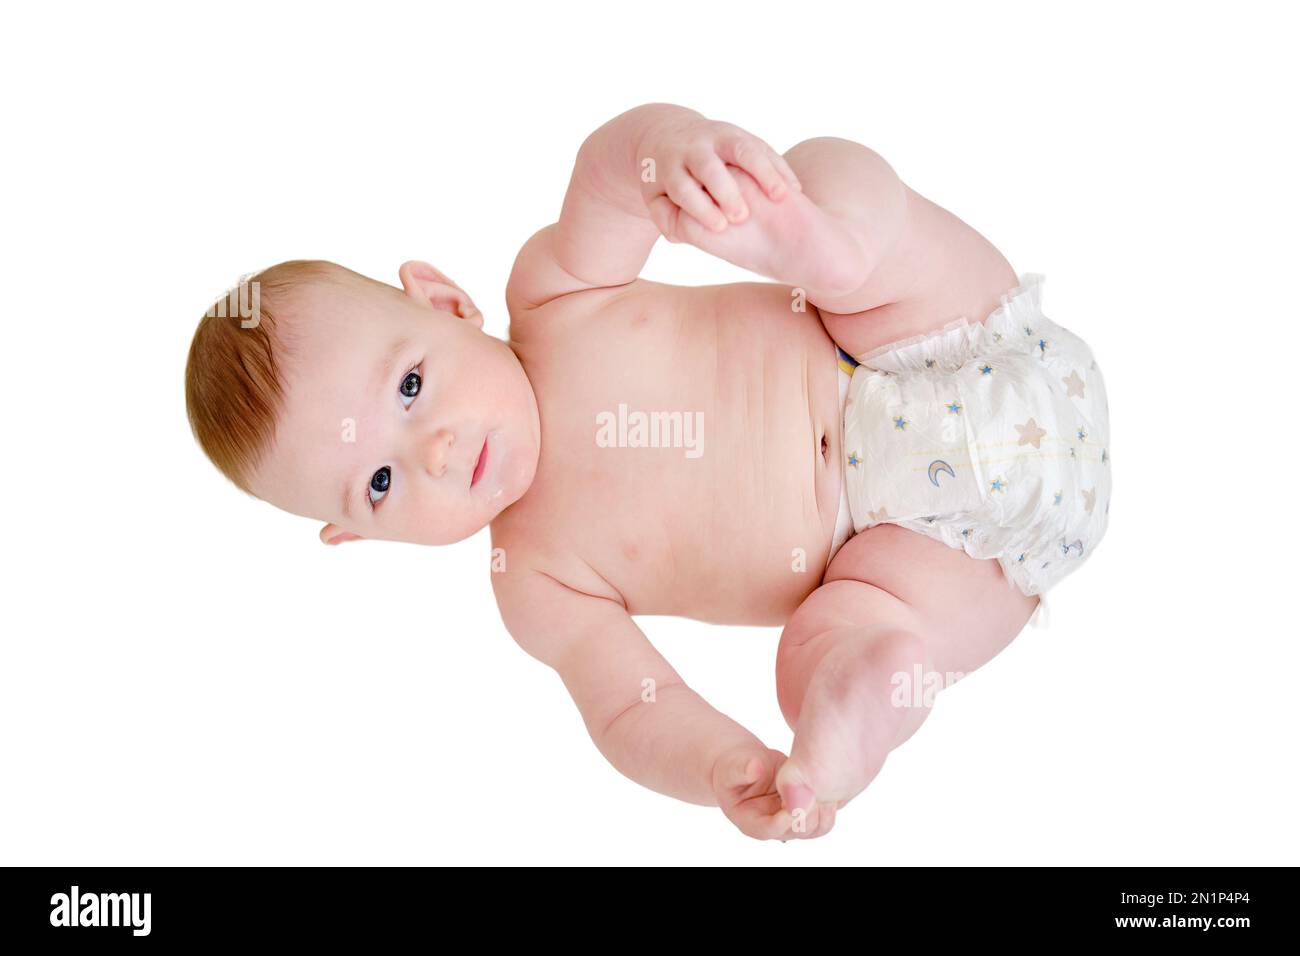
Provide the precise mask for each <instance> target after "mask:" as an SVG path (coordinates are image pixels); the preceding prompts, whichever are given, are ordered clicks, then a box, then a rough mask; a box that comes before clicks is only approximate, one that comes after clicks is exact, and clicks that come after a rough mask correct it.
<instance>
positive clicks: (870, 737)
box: [776, 635, 915, 814]
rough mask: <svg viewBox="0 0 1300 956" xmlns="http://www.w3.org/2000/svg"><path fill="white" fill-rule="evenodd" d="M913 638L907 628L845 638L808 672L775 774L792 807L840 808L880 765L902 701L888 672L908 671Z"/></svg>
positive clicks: (902, 714)
mask: <svg viewBox="0 0 1300 956" xmlns="http://www.w3.org/2000/svg"><path fill="white" fill-rule="evenodd" d="M914 659H915V642H914V640H913V639H911V638H910V636H909V635H898V636H893V635H884V636H879V637H873V638H870V639H865V640H863V641H862V642H860V643H859V642H855V641H852V640H851V639H846V640H845V642H844V643H843V644H842V645H841V646H840V647H837V648H835V649H834V650H832V651H830V652H829V653H828V654H827V655H826V656H825V657H824V658H822V660H821V662H820V663H819V664H818V665H817V669H816V670H815V671H814V672H813V675H812V677H811V678H810V679H809V682H808V689H807V691H805V693H804V698H803V703H802V705H801V706H800V709H799V718H798V721H797V723H796V727H795V735H794V744H793V745H792V746H791V748H790V759H789V760H787V761H786V762H785V763H784V764H782V766H781V769H780V770H779V771H778V772H777V775H776V788H777V792H779V793H780V794H781V800H782V802H783V803H784V805H785V808H786V809H787V810H789V811H790V812H791V813H792V814H793V813H794V812H795V811H796V810H797V809H799V808H803V809H805V811H806V812H808V813H809V814H811V813H812V812H813V811H812V805H813V803H814V801H816V802H817V803H819V804H823V805H824V804H830V805H832V806H834V807H836V808H838V807H842V806H843V805H844V804H845V803H847V802H848V801H849V800H851V799H853V798H854V797H855V796H857V795H858V794H859V793H861V792H862V791H863V790H864V789H866V786H867V784H869V783H870V782H871V781H872V780H873V779H874V778H875V776H876V774H877V773H879V772H880V768H881V767H882V766H883V765H884V763H885V757H886V756H888V754H889V751H890V750H892V749H893V748H894V746H896V745H897V743H899V741H900V735H901V732H902V731H903V728H904V724H905V722H907V719H908V717H909V713H908V711H909V708H908V707H906V706H896V705H895V702H894V699H893V694H892V692H893V691H894V689H895V686H896V684H895V683H891V679H892V678H893V677H894V675H895V674H898V673H903V674H907V675H908V676H909V677H910V675H911V672H912V661H913V660H914Z"/></svg>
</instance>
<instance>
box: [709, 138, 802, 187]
mask: <svg viewBox="0 0 1300 956" xmlns="http://www.w3.org/2000/svg"><path fill="white" fill-rule="evenodd" d="M718 154H719V155H720V156H721V157H722V158H723V159H724V160H726V161H727V162H728V163H730V164H731V165H732V166H739V167H740V168H741V169H743V170H744V171H745V172H747V173H749V175H751V176H753V177H754V181H755V182H756V183H758V185H759V186H760V187H762V190H763V192H764V193H766V194H767V196H768V197H769V198H771V199H780V198H781V197H782V196H784V195H785V193H786V184H785V177H784V176H783V175H782V174H781V173H780V172H779V171H778V170H777V168H776V164H775V163H774V162H773V161H772V157H773V156H774V155H775V154H774V153H773V152H772V150H771V148H769V147H768V145H767V144H766V143H764V142H763V141H762V140H758V139H754V138H753V137H752V136H737V137H735V138H734V139H730V140H724V141H723V142H722V143H720V144H719V149H718Z"/></svg>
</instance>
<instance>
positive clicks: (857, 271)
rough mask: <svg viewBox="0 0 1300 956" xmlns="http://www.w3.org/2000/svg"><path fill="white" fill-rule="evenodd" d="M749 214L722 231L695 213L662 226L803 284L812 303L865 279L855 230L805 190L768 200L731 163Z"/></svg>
mask: <svg viewBox="0 0 1300 956" xmlns="http://www.w3.org/2000/svg"><path fill="white" fill-rule="evenodd" d="M728 170H729V171H730V172H731V174H732V176H733V177H734V178H735V180H736V184H737V185H738V186H739V187H740V193H741V197H742V198H743V199H744V201H745V203H746V205H747V207H748V210H749V215H748V216H747V217H746V218H745V220H744V221H742V222H739V223H733V224H731V225H729V226H727V228H726V229H724V230H723V231H721V232H713V231H712V230H710V229H706V228H705V227H704V226H701V225H700V224H699V223H697V222H696V221H695V220H694V219H692V218H691V217H690V216H684V215H679V216H669V217H668V218H665V219H664V221H663V223H661V222H659V220H656V224H657V225H659V226H660V229H668V230H670V231H669V232H667V233H666V235H668V237H669V238H670V239H672V240H673V241H676V242H682V241H685V242H688V243H690V244H691V245H693V246H696V247H697V248H699V249H703V250H704V251H705V252H707V253H710V254H711V255H715V256H717V257H718V258H720V259H725V260H727V261H728V262H731V263H734V264H735V265H738V266H740V267H741V268H744V269H749V270H750V271H752V272H757V273H759V274H760V275H765V276H767V277H768V278H771V279H775V280H777V281H778V282H783V283H787V284H789V285H793V286H799V287H802V288H803V289H804V291H805V293H806V295H807V297H808V298H809V299H811V300H813V301H822V300H827V299H830V298H834V297H838V296H844V295H848V294H849V293H851V292H853V291H855V290H857V289H858V288H859V287H860V286H861V285H862V284H863V282H865V281H866V276H867V264H866V260H865V259H864V256H863V251H862V248H861V246H860V245H859V243H858V241H857V239H856V237H855V236H854V235H853V231H852V230H851V229H850V228H849V227H848V226H847V225H846V224H845V223H843V222H841V221H840V220H838V219H836V218H835V217H834V216H831V215H830V214H829V213H827V212H825V211H823V210H822V209H821V208H820V207H818V206H817V205H816V204H815V203H814V202H813V201H812V200H811V199H809V198H808V197H807V196H805V195H804V194H803V193H801V192H788V193H787V194H786V195H785V196H784V198H782V199H781V200H780V201H774V200H772V199H769V198H767V196H766V195H764V194H763V192H762V190H761V189H759V187H758V184H757V183H755V182H754V180H753V178H752V177H750V176H749V175H748V174H747V173H745V172H744V171H743V170H739V169H735V168H734V167H728Z"/></svg>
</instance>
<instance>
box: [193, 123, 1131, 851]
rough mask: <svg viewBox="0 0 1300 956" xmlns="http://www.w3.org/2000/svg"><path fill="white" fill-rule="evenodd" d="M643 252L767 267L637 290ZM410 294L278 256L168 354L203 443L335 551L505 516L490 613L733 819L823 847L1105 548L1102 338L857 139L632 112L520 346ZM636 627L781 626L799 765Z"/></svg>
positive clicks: (546, 236) (608, 736) (543, 277)
mask: <svg viewBox="0 0 1300 956" xmlns="http://www.w3.org/2000/svg"><path fill="white" fill-rule="evenodd" d="M660 236H664V237H666V238H667V239H668V240H669V241H671V242H686V243H689V244H691V245H694V246H697V247H698V248H700V249H702V250H704V251H706V252H708V253H711V254H713V255H715V256H719V257H721V258H723V259H726V260H728V261H730V262H732V263H735V264H736V265H739V266H742V267H744V268H746V269H749V270H751V271H753V272H756V273H759V274H761V275H763V276H767V277H769V278H771V279H773V280H775V283H779V284H773V283H763V282H744V283H734V284H729V285H716V286H705V287H699V288H686V287H679V286H671V285H663V284H659V283H654V282H648V281H645V280H643V279H639V278H638V274H639V272H640V270H641V267H642V266H643V265H644V263H645V261H646V258H647V256H648V255H649V253H650V250H651V247H653V246H654V244H655V242H656V240H657V239H658V238H659V237H660ZM398 276H399V278H400V281H401V289H397V288H395V287H393V286H389V285H385V284H383V283H380V282H376V281H374V280H372V279H369V278H366V277H363V276H360V275H358V274H356V273H354V272H351V271H350V270H347V269H344V268H343V267H341V266H336V265H333V264H331V263H326V262H315V261H293V262H285V263H281V264H279V265H277V266H273V267H271V268H269V269H267V270H265V271H263V272H261V273H258V274H257V275H255V276H253V277H252V281H251V282H247V283H242V284H241V286H240V287H239V288H238V289H236V290H232V291H231V292H230V293H228V294H227V296H226V297H225V298H223V299H222V300H220V301H219V302H218V303H217V304H216V305H215V306H214V307H213V308H212V309H210V310H209V312H208V314H207V315H206V316H205V317H204V319H203V320H202V321H201V323H200V325H199V328H198V331H197V332H196V334H195V337H194V341H193V344H192V346H191V349H190V354H189V363H188V367H187V370H186V400H187V404H188V407H189V415H190V421H191V424H192V426H193V429H194V433H195V435H196V437H197V439H198V441H199V443H200V445H201V446H202V447H203V449H204V451H205V452H206V453H207V454H208V456H209V457H210V458H211V459H212V461H213V462H214V463H215V464H216V465H217V467H218V468H219V469H220V470H221V471H222V472H223V473H224V474H226V475H227V476H228V477H229V478H230V479H231V480H233V481H234V482H235V484H237V485H238V486H239V487H241V488H243V489H244V490H246V491H248V492H251V493H252V494H254V495H256V496H257V497H259V498H262V499H264V500H266V501H268V502H271V503H272V504H274V505H276V506H278V507H280V508H283V509H285V510H288V511H291V512H294V513H296V514H299V515H304V516H309V517H313V518H316V519H320V520H324V521H326V522H327V523H326V524H325V526H324V528H322V530H321V532H320V535H321V539H322V540H323V541H324V542H326V543H327V544H338V543H340V542H343V541H351V540H355V539H358V538H378V539H386V540H392V541H409V542H415V543H420V544H447V543H450V542H454V541H458V540H461V539H463V538H465V537H467V536H469V535H471V534H473V533H474V532H475V531H477V530H479V529H480V528H482V527H483V526H484V525H490V526H491V536H492V545H493V555H494V563H493V572H494V573H493V575H492V582H493V587H494V591H495V594H496V597H497V601H498V604H499V606H500V610H501V615H502V618H503V619H504V622H505V625H506V627H507V628H508V629H509V631H510V633H511V634H512V635H513V636H514V638H515V639H516V641H518V643H519V644H520V646H521V647H523V649H524V650H525V651H527V652H528V653H529V654H531V655H533V656H534V657H536V658H538V659H539V660H541V661H543V662H545V663H546V664H548V665H549V666H551V667H552V668H554V669H555V670H556V672H558V674H559V675H560V677H561V678H562V679H563V681H564V684H565V686H566V687H567V688H568V690H569V693H570V694H571V695H572V696H573V699H574V701H575V702H576V704H577V706H578V708H579V710H580V711H581V713H582V717H583V719H584V721H585V723H586V726H587V729H588V731H589V732H590V734H591V737H592V739H593V740H594V742H595V744H596V746H597V747H598V748H599V750H600V751H601V753H602V754H604V755H605V757H606V759H608V760H609V762H610V763H612V764H613V765H614V766H615V767H616V768H617V769H618V770H619V771H621V772H622V773H624V774H626V775H627V776H629V777H631V778H632V779H633V780H636V781H638V782H639V783H641V784H643V785H645V786H647V787H650V788H652V789H654V790H657V791H659V792H661V793H665V794H669V795H671V796H674V797H677V798H679V799H682V800H687V801H690V802H692V803H698V804H704V805H710V806H713V805H716V806H719V807H720V808H721V809H722V811H723V812H724V813H725V814H726V816H727V817H728V818H729V819H730V820H731V821H732V822H733V823H734V824H735V825H736V826H737V827H739V828H740V829H741V830H742V831H743V832H744V833H746V834H748V835H750V836H753V837H758V838H777V839H782V840H784V839H791V838H807V837H815V836H819V835H821V834H824V833H826V832H827V831H828V830H829V829H830V828H831V826H832V825H833V823H834V819H835V812H836V810H838V809H839V808H840V807H842V806H843V805H844V804H845V803H846V802H848V801H849V800H851V799H852V798H853V797H854V796H855V795H857V794H858V793H860V792H861V791H862V790H863V789H864V788H865V787H866V786H867V784H868V783H869V782H870V781H871V780H872V778H873V777H875V775H876V774H877V772H878V771H879V770H880V768H881V765H882V763H883V762H884V760H885V757H886V756H887V755H888V754H889V752H890V751H891V750H892V749H893V748H894V747H897V746H898V745H899V744H901V743H902V742H903V741H905V740H906V739H907V738H908V737H909V736H910V735H911V734H912V733H914V732H915V731H916V729H917V727H918V726H919V725H920V724H921V722H922V721H924V719H925V717H926V716H927V715H928V713H929V711H930V706H931V704H932V701H933V697H934V693H935V692H936V691H937V690H939V689H941V688H942V687H944V686H946V685H947V684H949V683H951V681H952V680H954V679H956V678H957V677H959V676H961V675H962V674H965V673H969V672H970V671H972V670H974V669H975V668H977V667H979V666H980V665H981V664H983V663H984V662H985V661H987V660H989V659H990V658H992V657H993V656H994V655H995V654H996V653H998V651H1000V650H1001V649H1002V648H1003V647H1005V646H1006V645H1007V644H1008V643H1009V642H1010V641H1011V640H1012V639H1013V638H1014V637H1015V636H1016V634H1017V633H1018V632H1019V631H1020V630H1021V628H1022V627H1023V626H1024V625H1025V623H1026V622H1027V621H1028V620H1029V618H1030V616H1031V614H1032V613H1033V612H1034V610H1035V607H1036V606H1037V604H1038V602H1039V600H1040V595H1041V594H1042V593H1043V592H1044V591H1045V590H1046V589H1047V588H1048V587H1050V586H1051V585H1053V584H1055V583H1056V582H1057V581H1059V580H1060V579H1061V578H1062V577H1064V576H1065V575H1067V574H1069V573H1070V572H1071V571H1072V570H1074V569H1075V568H1077V567H1078V566H1079V565H1080V564H1081V563H1082V562H1083V561H1084V560H1085V558H1086V557H1087V556H1088V555H1089V554H1091V552H1092V549H1093V548H1094V547H1096V545H1097V543H1098V541H1099V540H1100V538H1101V537H1102V535H1103V533H1104V531H1105V527H1106V512H1107V510H1108V507H1109V500H1110V471H1109V468H1110V465H1109V451H1108V449H1107V442H1108V423H1107V411H1106V400H1105V390H1104V385H1103V382H1102V377H1101V372H1100V370H1099V369H1098V367H1097V365H1096V363H1095V361H1093V359H1092V356H1091V354H1090V352H1089V350H1088V348H1087V346H1086V345H1085V344H1084V343H1083V342H1082V341H1080V340H1079V339H1078V338H1077V337H1075V336H1074V335H1072V334H1071V333H1070V332H1068V331H1066V330H1065V329H1063V328H1061V327H1060V326H1058V325H1055V324H1054V323H1052V322H1051V321H1050V320H1048V319H1047V318H1046V317H1044V315H1043V313H1042V311H1041V309H1040V295H1041V277H1040V276H1038V275H1034V274H1028V275H1024V276H1018V275H1017V274H1016V273H1015V272H1014V271H1013V270H1012V268H1011V267H1010V265H1009V264H1008V263H1007V261H1006V260H1005V259H1004V258H1003V257H1002V256H1001V255H1000V254H999V253H998V251H997V250H996V249H995V248H993V246H992V245H990V244H989V242H988V241H986V240H985V239H984V238H983V237H982V236H980V235H979V234H978V233H977V232H975V230H973V229H972V228H970V227H969V226H968V225H966V224H965V223H963V222H962V221H961V220H959V219H957V218H956V217H955V216H953V215H952V214H950V213H948V212H946V211H945V210H943V209H941V208H939V207H938V206H936V205H935V204H934V203H932V202H929V201H928V200H926V199H924V198H923V197H921V196H920V195H918V194H917V193H915V192H914V191H912V190H911V189H909V188H908V187H907V186H906V185H905V184H904V183H902V182H901V181H900V180H899V178H898V176H897V175H896V174H895V173H894V170H893V169H891V168H890V166H889V165H888V164H887V163H886V162H885V161H884V160H883V159H882V158H881V157H880V156H879V155H877V154H876V153H874V152H873V151H871V150H870V149H868V148H866V147H864V146H860V145H858V144H856V143H852V142H849V141H846V140H841V139H832V138H823V139H812V140H807V141H805V142H803V143H800V144H799V145H797V146H795V147H794V148H793V149H791V150H790V151H789V152H787V153H785V154H784V156H782V155H779V154H777V153H776V152H774V151H773V150H772V149H771V148H770V147H769V146H767V145H766V144H765V143H764V142H763V141H761V140H759V139H757V138H756V137H754V136H752V135H750V134H748V133H746V132H744V131H742V130H740V129H738V128H737V127H735V126H732V125H729V124H726V123H720V122H713V121H709V120H706V119H705V118H703V117H701V116H700V115H699V114H697V113H695V112H693V111H691V110H688V109H683V108H680V107H676V106H669V105H663V104H652V105H647V106H641V107H638V108H636V109H633V110H631V111H629V112H627V113H624V114H622V115H621V116H618V117H616V118H615V119H613V120H611V121H610V122H609V123H607V124H605V125H604V126H602V127H601V128H600V129H598V130H596V131H595V132H594V133H592V134H591V136H590V137H588V138H587V140H586V141H585V142H584V143H583V145H582V148H581V150H580V151H579V153H578V157H577V160H576V163H575V166H574V170H573V175H572V178H571V180H570V182H569V189H568V193H567V194H566V196H565V199H564V205H563V208H562V211H561V213H560V216H559V221H558V222H555V223H553V224H551V225H549V226H547V227H546V228H544V229H542V230H541V231H540V232H538V233H536V234H535V235H534V236H533V237H532V238H531V239H529V240H528V242H527V243H525V245H524V247H523V249H522V250H521V251H520V252H519V255H518V258H517V260H516V262H515V265H514V269H513V271H512V273H511V275H510V280H509V284H508V286H507V289H506V305H507V307H508V309H509V312H510V320H511V322H510V341H509V342H501V341H499V340H497V339H495V338H492V337H490V336H488V335H486V334H484V333H483V331H482V326H483V318H482V315H481V313H480V312H479V310H478V308H477V307H476V306H475V305H474V303H473V302H472V301H471V299H470V297H469V296H468V295H467V294H466V293H465V291H464V290H462V289H461V288H460V287H459V286H457V285H456V283H455V282H453V281H452V280H451V279H450V278H449V277H447V276H446V275H444V274H443V273H442V272H440V271H438V270H437V269H435V268H434V267H433V266H431V265H428V264H426V263H423V262H407V263H405V264H404V265H402V266H401V268H400V269H399V270H398ZM250 305H251V306H252V307H251V308H250V307H249V306H250ZM648 614H670V615H680V616H684V617H692V618H697V619H700V620H704V621H714V622H720V623H728V624H755V625H781V626H783V627H784V632H783V634H782V637H781V642H780V647H779V650H778V652H777V660H776V685H777V686H776V689H777V700H778V703H779V705H780V707H781V711H782V713H783V714H784V716H785V718H786V720H787V722H788V723H789V724H790V726H791V728H792V729H793V730H794V742H793V745H792V747H791V752H790V755H789V757H788V758H787V757H786V755H785V754H783V753H781V752H779V751H777V750H773V749H771V748H768V747H766V746H765V745H764V744H763V742H762V741H760V740H759V739H758V738H756V737H755V736H754V735H753V734H751V733H750V732H749V731H747V730H746V729H745V728H744V727H741V726H740V725H738V724H737V723H736V722H735V721H733V720H731V719H729V718H728V717H726V716H725V715H723V714H721V713H719V712H718V711H716V710H714V709H713V708H712V707H710V706H709V704H708V703H707V702H706V701H704V700H703V699H702V698H701V697H700V696H699V695H698V694H696V693H695V692H694V691H692V690H691V689H690V688H689V687H687V686H686V685H685V683H684V682H683V681H682V679H681V678H680V677H679V676H678V675H677V673H676V671H674V670H673V668H672V666H671V665H670V664H669V663H668V662H667V661H666V660H665V659H664V658H663V657H662V656H660V654H658V653H657V652H656V651H655V649H654V647H653V646H652V645H651V643H650V642H649V641H648V640H647V639H646V637H645V635H644V634H643V633H642V631H641V629H640V628H639V627H638V626H637V624H636V622H635V621H634V620H633V615H648Z"/></svg>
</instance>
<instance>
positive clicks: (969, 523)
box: [833, 273, 1111, 595]
mask: <svg viewBox="0 0 1300 956" xmlns="http://www.w3.org/2000/svg"><path fill="white" fill-rule="evenodd" d="M1042 285H1043V277H1042V276H1041V275H1038V274H1034V273H1029V274H1025V275H1022V276H1020V285H1018V286H1017V287H1016V288H1015V289H1013V290H1011V291H1010V292H1007V293H1005V294H1004V295H1003V296H1002V299H1001V305H1000V306H999V307H998V308H997V309H996V310H994V311H993V313H992V314H990V315H989V317H988V318H987V319H985V320H984V322H982V323H978V322H970V321H968V320H967V319H965V318H961V319H958V320H957V321H955V322H951V323H949V324H948V325H946V326H945V327H944V328H942V329H940V330H938V331H935V332H931V333H928V334H926V335H920V336H915V337H913V338H910V339H905V340H903V341H901V342H895V343H893V344H891V345H887V346H884V347H883V348H879V349H876V350H874V351H872V352H870V353H868V354H867V355H864V356H861V357H859V358H858V359H857V361H858V362H859V363H860V365H859V366H858V367H857V368H855V369H853V371H852V374H851V375H850V374H848V373H847V371H846V370H847V369H848V368H851V367H852V360H848V361H846V360H845V357H844V356H843V355H842V356H841V362H840V364H841V373H840V379H841V380H840V395H841V398H842V399H843V401H844V445H843V451H844V456H845V463H844V481H843V482H842V487H843V493H842V495H841V505H840V515H839V520H838V522H837V527H836V531H835V537H834V541H833V548H834V549H838V547H839V546H840V545H841V544H843V543H844V541H845V540H847V539H848V537H849V536H850V534H851V533H855V532H859V531H862V530H864V529H866V528H870V527H872V526H873V525H876V524H880V523H889V524H896V525H899V526H901V527H904V528H907V529H909V530H911V531H916V532H918V533H919V534H923V535H925V536H927V537H930V538H935V539H936V540H939V541H942V542H943V543H944V544H946V545H948V546H949V547H953V548H961V549H962V550H964V551H965V552H966V553H967V554H969V555H970V556H971V557H974V558H996V559H997V560H998V562H999V563H1000V564H1001V565H1002V569H1003V571H1004V572H1005V574H1006V578H1007V580H1008V581H1009V582H1011V583H1013V584H1015V585H1016V587H1018V588H1019V589H1020V590H1021V591H1022V592H1023V593H1025V594H1027V595H1034V594H1038V595H1041V594H1043V593H1044V592H1045V591H1047V590H1048V588H1050V587H1052V586H1053V585H1055V584H1056V583H1057V582H1058V581H1060V580H1061V579H1062V578H1064V577H1065V576H1066V575H1068V574H1069V573H1070V572H1072V571H1074V570H1075V569H1076V568H1078V567H1079V565H1081V564H1082V563H1083V562H1084V560H1086V559H1087V557H1088V555H1090V554H1091V553H1092V550H1093V548H1095V547H1096V546H1097V544H1098V542H1100V541H1101V538H1102V536H1103V535H1104V534H1105V532H1106V520H1107V519H1106V516H1107V513H1108V512H1109V510H1110V491H1111V477H1110V451H1109V442H1110V424H1109V420H1108V414H1107V404H1106V388H1105V385H1104V383H1103V381H1102V376H1101V369H1100V368H1098V366H1097V363H1096V360H1095V359H1094V358H1093V356H1092V352H1091V351H1090V350H1089V348H1088V346H1087V344H1085V343H1084V341H1083V340H1082V339H1080V338H1079V337H1078V336H1076V335H1074V334H1073V333H1072V332H1070V331H1068V330H1067V329H1064V328H1062V327H1061V326H1059V325H1056V324H1055V323H1054V322H1052V321H1051V320H1050V319H1048V318H1047V317H1046V316H1044V315H1043V313H1042V310H1041V295H1042Z"/></svg>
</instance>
